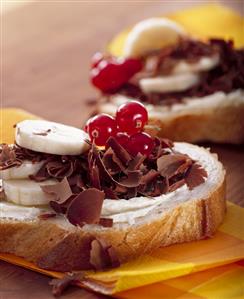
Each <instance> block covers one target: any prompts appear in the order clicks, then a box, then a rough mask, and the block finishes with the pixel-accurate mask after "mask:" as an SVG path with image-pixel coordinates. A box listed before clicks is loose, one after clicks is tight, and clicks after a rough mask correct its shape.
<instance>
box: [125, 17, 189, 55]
mask: <svg viewBox="0 0 244 299" xmlns="http://www.w3.org/2000/svg"><path fill="white" fill-rule="evenodd" d="M183 35H185V31H184V29H183V28H182V27H181V26H180V25H178V24H177V23H175V22H173V21H171V20H169V19H166V18H151V19H147V20H144V21H142V22H139V23H138V24H137V25H136V26H135V27H134V28H133V29H132V30H131V31H130V32H129V34H128V36H127V39H126V41H125V45H124V55H125V56H126V57H140V56H143V55H144V54H146V53H147V52H150V51H153V50H158V49H162V48H164V47H167V46H170V45H174V44H177V43H178V41H179V39H180V37H181V36H183Z"/></svg>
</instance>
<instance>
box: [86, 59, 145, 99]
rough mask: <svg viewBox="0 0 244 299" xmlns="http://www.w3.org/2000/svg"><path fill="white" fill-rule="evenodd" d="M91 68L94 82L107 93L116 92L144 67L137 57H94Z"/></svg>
mask: <svg viewBox="0 0 244 299" xmlns="http://www.w3.org/2000/svg"><path fill="white" fill-rule="evenodd" d="M93 66H94V67H93V68H92V70H91V82H92V84H93V85H94V86H95V87H97V88H98V89H100V90H101V91H102V92H105V93H113V92H116V91H117V90H118V89H119V88H120V87H121V86H122V85H124V84H125V83H126V82H128V81H129V79H130V78H131V77H132V76H133V75H134V74H135V73H137V72H138V71H140V70H141V68H142V63H141V61H140V60H137V59H116V58H115V57H109V58H106V59H105V58H101V57H99V58H94V63H93Z"/></svg>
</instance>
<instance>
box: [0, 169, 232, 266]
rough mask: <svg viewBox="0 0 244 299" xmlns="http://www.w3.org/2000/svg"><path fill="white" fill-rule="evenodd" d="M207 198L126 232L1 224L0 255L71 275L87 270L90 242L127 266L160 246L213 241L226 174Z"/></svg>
mask: <svg viewBox="0 0 244 299" xmlns="http://www.w3.org/2000/svg"><path fill="white" fill-rule="evenodd" d="M222 172H223V173H222V174H221V180H220V181H219V182H218V184H217V185H216V188H215V189H214V190H213V191H212V192H211V193H209V194H208V196H207V197H206V198H196V199H195V200H191V201H186V202H184V203H182V204H178V205H177V206H175V207H173V208H171V209H166V210H165V211H164V212H163V213H161V214H159V215H158V216H157V217H156V218H155V220H153V221H150V222H146V223H145V222H142V223H141V224H138V225H132V226H130V225H127V226H125V227H124V228H121V227H119V226H114V227H111V228H102V227H98V226H94V225H92V226H91V225H90V226H88V225H87V226H85V227H83V228H77V227H74V226H72V227H71V229H70V228H69V229H67V227H65V226H62V225H59V224H58V222H56V221H55V220H53V219H48V220H39V219H36V220H35V221H29V222H27V221H25V222H20V221H14V220H4V221H3V220H0V235H1V239H0V252H2V253H12V254H15V255H17V256H21V257H23V258H25V259H26V260H28V261H31V262H34V263H35V264H36V265H37V266H39V267H40V268H43V269H48V270H55V271H62V272H64V271H71V270H82V269H90V268H92V266H91V265H90V263H89V252H90V243H91V240H93V239H94V237H96V238H100V239H103V240H105V241H106V242H107V243H108V244H110V245H112V246H113V247H114V249H115V251H116V253H117V255H118V258H119V260H120V262H122V263H123V262H126V261H129V260H131V259H134V258H136V257H138V255H142V254H145V253H149V252H151V251H152V250H154V249H156V248H158V247H160V246H169V245H172V244H176V243H182V242H189V241H194V240H200V239H204V238H206V237H211V236H212V235H213V234H214V233H215V231H216V229H217V227H218V226H219V225H220V224H221V223H222V221H223V219H224V215H225V210H226V204H225V171H224V170H222Z"/></svg>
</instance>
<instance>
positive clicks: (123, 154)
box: [107, 137, 132, 166]
mask: <svg viewBox="0 0 244 299" xmlns="http://www.w3.org/2000/svg"><path fill="white" fill-rule="evenodd" d="M107 145H108V146H110V147H111V148H112V150H113V151H114V153H115V155H116V156H117V157H118V159H119V160H120V161H121V162H122V163H123V165H124V166H128V163H129V162H130V160H131V159H132V158H131V156H130V154H129V153H128V152H127V151H126V149H125V148H123V147H122V146H121V145H120V144H119V143H118V142H117V141H116V139H115V138H114V137H110V138H109V139H108V141H107Z"/></svg>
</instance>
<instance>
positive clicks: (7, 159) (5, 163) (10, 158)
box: [0, 144, 22, 170]
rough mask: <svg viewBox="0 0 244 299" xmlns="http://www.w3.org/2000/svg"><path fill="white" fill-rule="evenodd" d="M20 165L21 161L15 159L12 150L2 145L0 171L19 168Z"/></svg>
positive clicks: (0, 148)
mask: <svg viewBox="0 0 244 299" xmlns="http://www.w3.org/2000/svg"><path fill="white" fill-rule="evenodd" d="M21 164H22V162H21V160H19V159H18V158H17V157H16V153H15V150H14V148H13V147H11V146H10V145H7V144H2V145H1V147H0V170H4V169H8V168H11V167H14V166H20V165H21Z"/></svg>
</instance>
